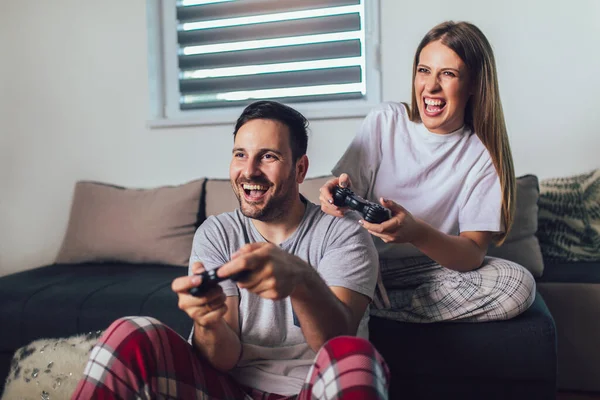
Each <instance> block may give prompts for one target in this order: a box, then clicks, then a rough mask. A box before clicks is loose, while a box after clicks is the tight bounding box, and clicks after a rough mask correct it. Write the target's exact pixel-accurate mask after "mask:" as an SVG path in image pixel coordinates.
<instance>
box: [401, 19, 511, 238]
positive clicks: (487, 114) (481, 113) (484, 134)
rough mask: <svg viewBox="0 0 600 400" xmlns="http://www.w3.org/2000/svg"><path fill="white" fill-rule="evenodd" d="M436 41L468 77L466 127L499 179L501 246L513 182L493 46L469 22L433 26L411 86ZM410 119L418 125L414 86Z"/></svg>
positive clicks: (508, 224)
mask: <svg viewBox="0 0 600 400" xmlns="http://www.w3.org/2000/svg"><path fill="white" fill-rule="evenodd" d="M438 40H439V41H441V43H442V44H443V45H445V46H446V47H448V48H450V49H451V50H453V51H454V52H455V53H456V54H457V55H458V56H459V57H460V58H461V59H462V61H463V62H464V63H465V65H466V66H467V69H468V71H469V75H470V77H471V87H472V88H473V95H472V96H471V98H470V99H469V101H468V102H467V105H466V110H465V125H466V126H467V127H469V128H470V129H472V130H473V131H474V132H475V134H476V135H477V136H478V137H479V139H480V140H481V142H482V143H483V144H484V146H485V148H486V149H487V150H488V152H489V153H490V156H491V158H492V162H493V163H494V167H495V168H496V172H497V173H498V176H499V177H500V187H501V191H502V222H503V223H504V233H502V234H499V235H498V236H497V237H495V238H494V239H495V242H496V244H497V245H500V244H502V243H503V242H504V240H505V239H506V236H507V235H508V232H509V231H510V228H511V226H512V223H513V219H514V212H515V196H516V193H515V192H516V182H515V172H514V166H513V160H512V154H511V151H510V144H509V142H508V134H507V132H506V124H505V122H504V113H503V111H502V103H501V101H500V91H499V89H498V77H497V73H496V61H495V59H494V53H493V51H492V46H491V45H490V43H489V42H488V40H487V38H486V37H485V35H484V34H483V32H481V30H480V29H479V28H477V27H476V26H475V25H473V24H471V23H468V22H453V21H446V22H443V23H441V24H439V25H437V26H435V27H433V28H432V29H431V30H430V31H429V32H428V33H427V34H426V35H425V37H424V38H423V40H421V43H420V44H419V47H417V51H416V53H415V59H414V64H413V83H414V81H415V76H416V73H417V65H418V64H419V57H420V54H421V50H423V48H424V47H425V46H427V45H428V44H429V43H431V42H435V41H438ZM409 118H410V120H411V121H413V122H421V116H420V115H419V108H418V103H417V96H416V93H415V87H414V84H413V85H412V98H411V107H409Z"/></svg>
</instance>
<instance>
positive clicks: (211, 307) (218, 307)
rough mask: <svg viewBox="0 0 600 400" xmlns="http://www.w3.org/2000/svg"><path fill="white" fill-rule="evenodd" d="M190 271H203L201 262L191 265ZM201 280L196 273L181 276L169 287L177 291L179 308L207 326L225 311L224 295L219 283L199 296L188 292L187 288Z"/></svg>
mask: <svg viewBox="0 0 600 400" xmlns="http://www.w3.org/2000/svg"><path fill="white" fill-rule="evenodd" d="M192 271H193V272H194V274H199V273H201V272H202V271H204V266H203V265H202V263H199V262H196V263H194V264H193V265H192ZM201 281H202V278H200V277H199V276H196V275H192V276H182V277H180V278H176V279H175V280H174V281H173V283H172V285H171V289H173V291H174V292H175V293H177V297H178V298H179V302H178V306H179V308H180V309H182V310H183V311H185V312H186V313H187V315H189V316H190V318H191V319H192V320H194V321H195V322H196V323H197V324H198V325H200V326H202V327H206V328H209V327H210V326H212V325H215V324H217V323H219V322H220V321H221V320H222V319H223V316H224V315H225V313H226V312H227V305H226V304H225V299H226V296H225V293H223V289H222V288H221V286H219V285H217V286H216V287H214V288H212V289H210V290H209V291H208V292H206V293H205V294H204V295H203V296H201V297H195V296H192V295H191V294H189V293H188V292H189V290H190V289H191V288H193V287H195V286H198V285H199V284H200V283H201Z"/></svg>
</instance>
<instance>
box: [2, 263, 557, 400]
mask: <svg viewBox="0 0 600 400" xmlns="http://www.w3.org/2000/svg"><path fill="white" fill-rule="evenodd" d="M185 273H186V271H185V269H183V268H181V267H174V266H166V265H151V264H148V265H143V266H140V265H134V264H124V263H108V264H102V263H98V264H94V263H87V264H76V265H68V264H54V265H49V266H45V267H41V268H37V269H33V270H29V271H24V272H20V273H17V274H13V275H9V276H5V277H3V278H0V304H2V307H1V308H0V324H1V326H3V327H5V329H3V330H2V331H1V332H2V333H1V334H0V337H1V339H0V346H1V348H0V379H2V381H3V382H4V379H5V377H6V376H7V374H8V369H9V364H10V359H11V357H12V355H13V353H14V352H15V350H16V349H17V348H19V347H21V346H24V345H26V344H28V343H30V342H31V341H33V340H35V339H39V338H42V337H57V338H59V337H67V336H71V335H74V334H78V333H86V332H90V331H96V330H102V329H105V328H106V327H107V326H108V325H109V324H110V323H111V322H112V321H113V320H115V319H117V318H119V317H122V316H127V315H149V316H153V317H156V318H157V319H159V320H161V321H163V322H164V323H166V324H167V325H169V326H171V327H172V328H173V329H174V330H176V331H177V332H178V333H179V334H181V335H182V336H184V337H187V335H188V333H189V331H190V328H191V320H190V319H189V318H188V317H187V315H186V314H185V313H183V312H182V311H181V310H179V309H178V308H177V297H176V295H175V294H174V293H173V292H172V291H171V281H172V280H173V279H174V278H175V277H177V276H181V275H182V274H185ZM370 335H371V340H372V342H373V343H374V344H375V346H376V347H377V348H378V349H379V351H380V352H381V353H382V354H383V356H384V357H385V359H386V360H387V362H388V363H389V366H390V368H391V371H392V376H393V378H392V387H391V398H403V399H439V398H461V399H482V398H485V399H529V400H531V399H552V398H554V392H555V384H556V333H555V327H554V321H553V319H552V316H551V315H550V312H549V311H548V308H547V307H546V304H545V303H544V300H543V299H542V297H541V296H540V295H538V296H537V298H536V300H535V302H534V304H533V306H532V307H531V308H530V309H529V310H528V311H527V312H525V313H524V314H522V315H521V316H519V317H517V318H514V319H512V320H509V321H502V322H490V323H479V324H461V323H440V324H409V323H401V322H395V321H390V320H385V319H381V318H376V317H373V318H372V319H371V323H370Z"/></svg>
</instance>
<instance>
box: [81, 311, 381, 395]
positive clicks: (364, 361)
mask: <svg viewBox="0 0 600 400" xmlns="http://www.w3.org/2000/svg"><path fill="white" fill-rule="evenodd" d="M388 385H389V370H388V367H387V365H386V363H385V361H384V360H383V358H382V357H381V355H380V354H379V353H378V352H377V350H375V348H374V347H373V346H372V345H371V344H370V343H369V341H367V340H364V339H361V338H356V337H350V336H340V337H337V338H334V339H331V340H329V341H328V342H327V343H325V345H324V346H323V347H322V348H321V350H320V351H319V352H318V353H317V356H316V358H315V363H314V364H313V366H312V368H311V369H310V371H309V373H308V376H307V378H306V381H305V383H304V386H303V388H302V390H301V392H300V393H299V394H298V395H297V396H292V397H285V396H281V395H277V394H269V393H264V392H261V391H259V390H256V389H253V388H249V387H245V386H242V385H240V384H238V383H237V382H235V381H234V379H233V378H232V377H231V376H230V375H228V374H226V373H223V372H220V371H218V370H216V369H214V368H213V367H212V366H211V365H210V364H209V363H208V362H207V361H205V360H204V359H202V357H201V356H200V354H199V353H198V352H197V351H196V350H195V349H194V348H193V347H192V346H191V345H190V344H189V343H188V342H187V341H186V340H185V339H184V338H182V337H181V336H180V335H178V334H177V333H176V332H175V331H173V330H172V329H170V328H169V327H167V326H166V325H164V324H162V323H161V322H159V321H157V320H155V319H153V318H149V317H126V318H121V319H119V320H117V321H115V322H114V323H113V324H112V325H111V326H110V327H109V328H108V329H107V330H106V331H105V332H104V334H103V335H102V337H101V338H100V340H99V341H98V343H97V344H96V346H95V347H94V348H93V350H92V352H91V354H90V359H89V361H88V363H87V366H86V367H85V371H84V375H83V378H82V379H81V380H80V382H79V384H78V386H77V389H76V390H75V392H74V393H73V396H72V399H98V400H102V399H185V400H187V399H223V400H240V399H243V400H258V399H261V400H279V399H297V400H308V399H340V400H341V399H344V400H369V399H387V387H388Z"/></svg>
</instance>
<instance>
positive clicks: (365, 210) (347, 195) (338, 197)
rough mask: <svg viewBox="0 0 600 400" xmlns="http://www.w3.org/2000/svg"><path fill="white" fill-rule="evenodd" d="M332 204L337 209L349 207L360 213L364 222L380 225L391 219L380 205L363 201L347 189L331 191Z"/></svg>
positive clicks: (341, 188) (385, 209)
mask: <svg viewBox="0 0 600 400" xmlns="http://www.w3.org/2000/svg"><path fill="white" fill-rule="evenodd" d="M332 194H333V204H335V205H336V206H338V207H350V208H351V209H353V210H356V211H358V212H359V213H361V214H362V215H363V217H364V219H365V221H367V222H370V223H372V224H380V223H382V222H384V221H387V220H388V219H390V218H391V215H392V213H391V211H390V210H389V209H387V208H385V207H383V206H382V205H379V204H377V203H373V202H371V201H368V200H365V199H363V198H362V197H360V196H357V195H356V194H354V192H353V191H352V190H350V189H348V188H343V187H340V186H336V187H335V189H334V190H333V193H332Z"/></svg>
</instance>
